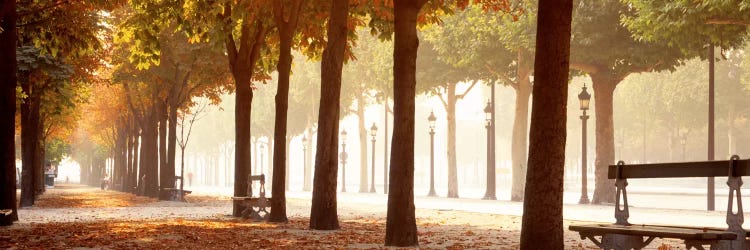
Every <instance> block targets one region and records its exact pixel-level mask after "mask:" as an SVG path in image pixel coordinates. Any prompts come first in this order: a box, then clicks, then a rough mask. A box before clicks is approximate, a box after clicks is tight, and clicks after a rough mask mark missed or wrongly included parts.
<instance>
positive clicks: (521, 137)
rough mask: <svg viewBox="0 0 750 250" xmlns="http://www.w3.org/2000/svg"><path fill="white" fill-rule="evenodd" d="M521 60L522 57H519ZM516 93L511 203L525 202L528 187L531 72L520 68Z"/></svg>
mask: <svg viewBox="0 0 750 250" xmlns="http://www.w3.org/2000/svg"><path fill="white" fill-rule="evenodd" d="M519 60H521V56H519ZM517 81H518V85H517V86H516V87H515V91H516V110H515V115H514V119H513V135H512V136H513V138H512V142H511V144H512V145H511V162H512V164H513V165H512V166H511V168H512V170H513V180H512V182H513V184H512V187H511V190H510V200H511V201H523V188H524V186H526V161H527V158H526V150H527V147H528V143H527V142H528V126H529V96H530V95H531V87H532V86H531V82H529V70H528V69H523V68H521V67H519V69H518V80H517Z"/></svg>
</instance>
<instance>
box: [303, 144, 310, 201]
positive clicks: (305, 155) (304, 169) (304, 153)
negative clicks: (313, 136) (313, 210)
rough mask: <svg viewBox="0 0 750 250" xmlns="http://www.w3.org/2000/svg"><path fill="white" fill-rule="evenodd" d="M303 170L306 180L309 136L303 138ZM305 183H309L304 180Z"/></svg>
mask: <svg viewBox="0 0 750 250" xmlns="http://www.w3.org/2000/svg"><path fill="white" fill-rule="evenodd" d="M302 170H303V171H304V172H303V178H305V176H307V135H303V136H302ZM304 182H307V180H304V181H303V183H304ZM303 189H304V188H303ZM305 191H309V190H305Z"/></svg>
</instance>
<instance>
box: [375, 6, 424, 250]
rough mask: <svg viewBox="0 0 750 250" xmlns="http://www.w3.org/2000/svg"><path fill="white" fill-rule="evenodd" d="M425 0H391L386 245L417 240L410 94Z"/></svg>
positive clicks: (412, 118) (409, 244)
mask: <svg viewBox="0 0 750 250" xmlns="http://www.w3.org/2000/svg"><path fill="white" fill-rule="evenodd" d="M425 3H427V1H426V0H408V1H406V0H405V1H395V2H394V3H393V13H394V19H393V20H394V26H393V30H394V34H395V35H394V40H393V44H394V48H393V124H397V125H396V126H394V128H393V140H392V141H394V142H396V141H397V142H399V143H394V144H393V145H392V146H391V173H390V180H389V181H390V185H391V188H389V189H390V192H389V193H388V217H387V219H386V231H385V232H386V234H385V245H386V246H414V245H417V244H418V236H417V221H416V217H415V215H414V109H415V104H414V97H415V96H416V85H417V79H416V74H415V73H416V70H417V68H416V67H417V49H418V48H419V38H418V37H417V17H418V16H419V12H420V10H421V9H422V7H423V6H424V5H425Z"/></svg>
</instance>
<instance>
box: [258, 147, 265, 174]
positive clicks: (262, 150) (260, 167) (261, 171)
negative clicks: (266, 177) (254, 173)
mask: <svg viewBox="0 0 750 250" xmlns="http://www.w3.org/2000/svg"><path fill="white" fill-rule="evenodd" d="M258 144H260V146H258V147H260V154H258V156H260V166H258V168H259V169H260V174H263V167H264V166H263V152H264V151H265V149H266V146H264V145H263V143H262V142H260V141H259V142H258Z"/></svg>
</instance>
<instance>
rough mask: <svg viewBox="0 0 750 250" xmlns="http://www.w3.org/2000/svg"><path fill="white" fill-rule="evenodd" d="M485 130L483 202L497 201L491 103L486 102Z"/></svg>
mask: <svg viewBox="0 0 750 250" xmlns="http://www.w3.org/2000/svg"><path fill="white" fill-rule="evenodd" d="M484 114H485V128H487V190H486V191H485V193H484V198H482V199H485V200H497V197H495V154H494V152H495V147H494V145H493V144H494V143H492V140H493V137H494V136H493V133H492V126H493V124H492V101H491V100H490V101H487V106H485V107H484Z"/></svg>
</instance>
